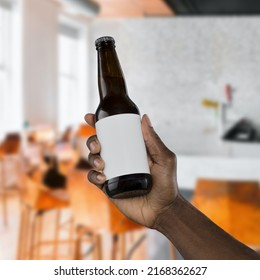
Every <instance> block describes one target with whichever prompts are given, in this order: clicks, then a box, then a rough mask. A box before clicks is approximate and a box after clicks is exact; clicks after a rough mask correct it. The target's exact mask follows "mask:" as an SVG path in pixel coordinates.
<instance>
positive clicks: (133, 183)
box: [103, 173, 152, 198]
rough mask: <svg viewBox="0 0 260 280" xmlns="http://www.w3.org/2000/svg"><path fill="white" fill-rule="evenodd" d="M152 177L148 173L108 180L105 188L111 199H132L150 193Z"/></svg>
mask: <svg viewBox="0 0 260 280" xmlns="http://www.w3.org/2000/svg"><path fill="white" fill-rule="evenodd" d="M151 187H152V177H151V175H150V174H148V173H138V174H130V175H124V176H119V177H116V178H112V179H110V180H107V181H106V182H105V183H104V185H103V188H104V190H105V192H106V193H107V195H108V196H109V197H111V198H131V197H136V196H142V195H145V194H147V193H149V192H150V190H151Z"/></svg>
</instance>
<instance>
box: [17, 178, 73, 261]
mask: <svg viewBox="0 0 260 280" xmlns="http://www.w3.org/2000/svg"><path fill="white" fill-rule="evenodd" d="M24 180H25V182H24V186H25V189H24V190H23V192H22V198H21V219H20V230H19V240H18V250H17V259H20V260H21V259H23V260H24V259H30V260H34V259H58V258H60V257H59V246H60V245H61V244H63V245H64V244H67V245H68V246H69V249H70V253H68V254H67V255H66V256H63V257H62V259H71V258H72V256H73V254H74V245H75V242H74V239H73V221H72V220H70V221H69V223H68V224H67V225H66V226H67V230H66V231H67V235H68V237H67V238H66V239H64V238H63V239H61V238H60V237H61V236H60V234H61V225H62V224H61V222H62V210H64V209H69V205H70V204H69V200H68V198H67V195H66V193H65V191H56V192H55V191H51V190H49V189H47V188H46V187H44V186H43V185H42V184H41V183H39V181H37V179H36V180H35V178H30V177H28V176H27V177H25V178H24ZM48 214H49V215H50V214H53V215H54V218H53V222H52V223H50V222H49V221H48V223H44V218H45V216H47V215H48ZM48 218H50V216H49V217H48ZM51 225H52V226H53V229H52V231H53V236H52V239H49V240H46V239H44V238H43V235H44V233H46V227H50V226H51ZM47 246H52V250H51V253H50V254H48V255H47V256H44V255H43V254H42V251H43V248H44V247H45V249H46V247H47Z"/></svg>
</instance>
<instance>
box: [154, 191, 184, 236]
mask: <svg viewBox="0 0 260 280" xmlns="http://www.w3.org/2000/svg"><path fill="white" fill-rule="evenodd" d="M183 202H184V198H183V197H182V196H181V195H180V194H177V196H176V197H175V199H174V200H173V201H172V203H171V204H170V205H169V206H167V207H166V208H165V209H164V210H162V211H161V212H160V213H159V214H158V216H157V218H156V220H155V222H154V225H153V229H155V230H158V231H160V232H161V233H163V234H165V231H167V227H169V223H170V224H171V223H172V220H174V218H175V217H176V215H177V213H178V212H179V211H180V208H181V207H182V205H183Z"/></svg>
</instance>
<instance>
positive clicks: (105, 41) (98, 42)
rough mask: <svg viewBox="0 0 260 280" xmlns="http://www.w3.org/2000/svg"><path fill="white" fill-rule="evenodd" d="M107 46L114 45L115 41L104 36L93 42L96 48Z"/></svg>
mask: <svg viewBox="0 0 260 280" xmlns="http://www.w3.org/2000/svg"><path fill="white" fill-rule="evenodd" d="M108 44H113V45H115V39H114V38H113V37H111V36H104V37H100V38H98V39H97V40H96V41H95V45H96V48H99V47H101V46H106V45H108Z"/></svg>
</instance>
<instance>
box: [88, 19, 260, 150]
mask: <svg viewBox="0 0 260 280" xmlns="http://www.w3.org/2000/svg"><path fill="white" fill-rule="evenodd" d="M259 26H260V18H257V17H219V18H218V17H210V18H207V17H200V18H196V17H190V18H187V17H185V18H151V19H121V20H95V21H94V22H93V24H92V32H91V34H90V43H92V44H93V47H92V50H93V53H92V54H91V57H92V61H91V62H92V63H91V65H92V66H91V68H92V84H91V88H92V90H91V92H92V93H93V102H92V106H91V107H92V110H94V109H95V108H96V106H97V103H98V98H97V97H98V92H97V82H96V54H95V49H94V40H95V39H96V38H97V37H99V36H103V35H111V36H114V38H115V39H116V43H117V51H118V55H119V58H120V61H121V64H122V67H123V69H124V73H125V77H126V80H127V84H128V91H129V95H130V97H131V98H132V99H133V100H134V101H135V102H136V104H137V105H138V106H139V108H140V110H141V112H142V113H148V114H149V115H150V117H151V119H152V122H153V123H154V126H155V128H156V130H157V131H158V133H159V135H160V136H161V137H162V138H163V140H164V141H165V142H166V143H167V145H168V146H169V147H170V148H171V149H173V150H175V151H176V152H177V153H185V154H187V153H188V154H197V153H204V154H223V153H224V154H225V153H226V151H225V149H224V148H223V147H222V145H221V144H220V143H219V141H218V137H217V125H216V116H215V113H214V112H213V110H210V109H205V108H203V107H202V106H201V100H202V99H203V98H211V99H215V100H223V99H224V85H225V84H226V83H230V84H231V85H232V86H233V87H234V88H235V90H236V91H235V93H234V103H233V107H232V110H231V112H229V113H230V114H231V113H232V114H233V115H238V116H240V115H241V116H247V117H249V118H252V119H253V120H255V121H259V119H260V118H259V107H260V94H259V91H260V79H259V78H258V75H259V73H260V28H259Z"/></svg>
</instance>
